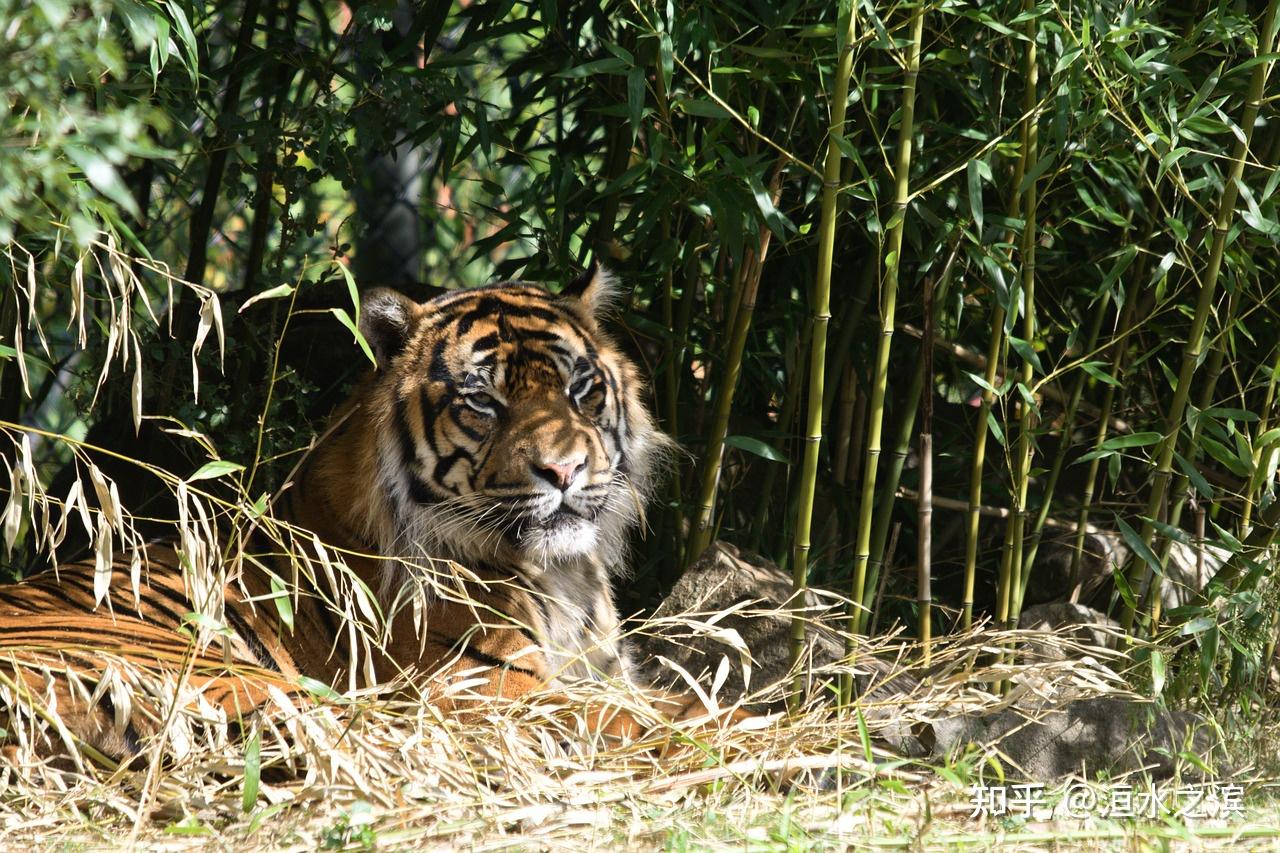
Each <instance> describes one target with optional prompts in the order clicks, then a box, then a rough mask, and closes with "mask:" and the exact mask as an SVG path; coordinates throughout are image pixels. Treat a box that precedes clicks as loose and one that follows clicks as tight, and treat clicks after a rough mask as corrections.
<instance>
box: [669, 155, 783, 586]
mask: <svg viewBox="0 0 1280 853" xmlns="http://www.w3.org/2000/svg"><path fill="white" fill-rule="evenodd" d="M784 166H785V161H779V163H778V167H777V168H775V169H774V172H773V178H772V179H771V180H770V190H769V191H770V194H771V195H772V196H773V199H774V203H775V204H776V203H777V201H778V197H779V194H780V193H781V189H782V173H783V168H784ZM772 233H773V232H771V231H770V230H769V229H768V228H767V227H764V226H761V229H760V241H759V245H758V247H757V249H756V251H755V252H754V253H751V252H748V253H747V256H746V257H744V258H743V259H742V262H741V263H740V264H739V265H738V275H737V276H735V278H736V279H737V282H736V283H737V287H736V288H735V290H737V291H738V295H737V296H736V297H735V301H736V302H737V303H738V305H737V309H736V310H735V311H733V312H732V316H733V326H732V329H731V330H730V334H729V344H728V349H727V350H726V352H725V361H724V375H723V376H722V378H721V382H720V388H719V389H718V392H717V394H716V407H715V411H714V412H713V413H712V417H711V429H710V432H709V434H708V438H707V451H706V460H705V462H704V464H703V468H702V482H701V487H700V489H699V491H698V514H697V516H696V517H695V519H694V523H693V525H692V526H691V527H690V530H689V545H688V547H687V548H686V549H685V555H684V560H685V565H686V566H689V565H692V564H693V562H694V561H695V560H697V559H698V557H700V556H702V552H703V551H705V550H706V549H707V546H708V545H710V544H711V537H712V533H713V531H714V529H715V528H714V525H713V523H712V522H713V520H714V516H715V503H716V490H717V486H718V485H719V482H720V468H721V463H722V462H723V459H724V440H725V437H726V436H727V435H728V432H729V416H730V414H731V413H732V412H733V395H734V392H735V391H736V390H737V386H738V374H739V372H740V371H741V369H742V353H743V351H744V350H745V349H746V344H747V332H748V331H749V330H750V328H751V315H752V314H753V313H754V312H755V307H756V293H757V291H758V290H759V287H760V275H761V273H762V272H763V269H764V262H765V258H766V257H767V256H768V254H769V241H770V237H771V236H772Z"/></svg>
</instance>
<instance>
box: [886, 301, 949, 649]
mask: <svg viewBox="0 0 1280 853" xmlns="http://www.w3.org/2000/svg"><path fill="white" fill-rule="evenodd" d="M939 302H941V300H939ZM924 318H925V320H924V322H925V326H924V341H923V345H922V349H923V350H924V355H923V358H921V359H920V363H921V371H922V372H923V374H924V377H925V382H923V383H921V389H920V405H921V408H922V409H923V410H924V411H923V412H922V413H921V417H920V497H919V499H918V500H917V502H916V518H917V527H918V532H917V537H916V543H917V544H916V602H917V605H918V607H919V609H920V646H921V649H922V650H923V658H924V665H925V666H928V665H929V663H930V658H931V653H932V649H933V642H932V639H933V323H934V318H933V282H932V281H931V280H930V279H925V284H924ZM889 505H890V506H892V505H893V502H892V501H889Z"/></svg>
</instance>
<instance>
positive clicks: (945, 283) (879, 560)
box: [862, 243, 960, 607]
mask: <svg viewBox="0 0 1280 853" xmlns="http://www.w3.org/2000/svg"><path fill="white" fill-rule="evenodd" d="M959 252H960V246H959V243H956V244H955V245H954V246H953V247H952V251H951V255H950V257H948V258H947V262H946V264H945V266H943V268H942V273H941V279H942V280H941V282H940V283H939V284H938V286H937V294H936V295H934V296H933V298H932V300H931V301H932V303H933V305H932V308H931V309H928V310H926V312H925V313H926V317H925V331H924V332H922V333H921V335H920V346H921V350H920V357H919V358H918V359H917V360H916V366H915V370H914V371H912V373H911V384H910V385H909V386H907V395H906V398H905V400H904V401H903V411H902V416H901V417H900V418H899V419H898V423H897V427H898V431H897V433H896V434H895V435H894V440H893V452H892V453H890V454H889V465H888V468H887V469H886V470H885V476H884V477H883V479H882V480H881V484H880V492H879V495H878V496H877V498H876V507H877V508H878V510H877V512H876V513H875V522H874V525H873V527H872V530H871V558H870V560H869V561H868V569H867V573H868V579H867V588H868V589H874V588H875V586H876V579H877V578H879V576H880V572H882V571H883V570H884V566H885V550H884V546H885V540H886V539H887V538H888V535H889V527H890V525H891V523H892V521H893V509H894V504H895V503H896V499H897V497H898V484H899V483H900V482H901V480H902V469H903V468H904V467H905V466H906V463H907V456H908V455H909V452H910V449H911V434H912V433H913V432H914V431H915V423H916V413H917V411H918V410H919V404H920V401H921V400H922V399H923V394H924V392H925V377H926V376H927V375H931V373H932V370H933V367H932V365H933V350H934V347H933V346H932V345H931V344H926V343H925V337H926V334H929V335H932V334H934V333H933V331H932V328H931V327H936V325H937V321H938V317H939V315H940V313H941V311H942V309H943V307H944V306H945V304H946V298H947V291H948V290H949V289H950V287H951V273H952V270H953V268H954V263H955V259H956V257H957V255H958V254H959ZM926 282H928V283H929V284H930V285H931V284H932V281H931V280H930V279H926ZM862 603H863V605H864V606H865V607H870V606H871V601H870V600H869V599H867V600H864V601H863V602H862Z"/></svg>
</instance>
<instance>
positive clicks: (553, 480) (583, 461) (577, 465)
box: [529, 456, 587, 492]
mask: <svg viewBox="0 0 1280 853" xmlns="http://www.w3.org/2000/svg"><path fill="white" fill-rule="evenodd" d="M529 464H530V465H531V466H532V467H533V473H534V474H536V475H537V476H538V477H540V478H542V479H543V480H546V481H547V482H548V483H550V484H551V485H553V486H555V487H556V488H557V489H559V490H560V491H562V492H563V491H566V490H568V488H569V487H570V486H572V485H573V481H574V480H576V479H577V478H578V475H579V474H581V473H582V472H583V471H584V470H586V467H587V457H586V456H579V457H577V458H576V459H567V460H564V461H562V462H546V461H538V462H531V463H529Z"/></svg>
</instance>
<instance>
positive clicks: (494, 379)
mask: <svg viewBox="0 0 1280 853" xmlns="http://www.w3.org/2000/svg"><path fill="white" fill-rule="evenodd" d="M611 287H612V279H611V277H610V276H609V275H608V274H607V273H606V272H604V271H601V270H593V271H590V272H588V274H587V275H585V276H583V277H582V278H580V279H579V280H578V281H576V282H574V284H572V285H570V286H569V287H568V288H566V289H565V291H564V292H562V293H561V294H559V295H556V294H552V293H550V292H548V291H546V290H543V289H542V288H540V287H536V286H532V285H526V284H520V283H503V284H496V285H490V286H487V287H481V288H477V289H473V290H464V291H455V292H451V293H448V294H445V295H443V296H440V297H437V298H435V299H432V300H430V301H427V302H425V303H421V304H419V303H416V302H414V301H412V300H410V299H409V298H407V297H405V296H403V295H401V294H399V293H396V292H395V291H391V290H384V289H379V290H375V291H372V292H370V293H369V294H368V295H367V296H366V297H365V298H364V299H363V301H362V305H361V318H360V328H361V331H362V333H363V334H364V336H365V338H366V339H367V340H368V341H369V343H370V344H371V345H372V347H373V350H374V354H375V357H376V360H377V363H378V369H377V371H376V374H375V376H374V378H373V380H372V382H373V384H372V386H371V387H369V388H368V389H367V392H366V393H365V394H363V395H362V399H363V405H364V406H366V407H368V412H369V413H370V414H371V415H372V420H373V423H374V430H375V433H376V435H375V443H374V445H373V447H374V448H375V449H374V450H373V452H374V453H375V454H376V460H375V461H373V465H374V466H376V484H377V491H378V492H379V497H380V499H381V504H382V506H381V507H379V508H375V507H374V506H370V507H369V512H370V513H371V515H370V517H368V518H366V520H365V522H366V523H365V527H366V528H367V529H368V530H369V532H370V533H373V534H374V535H375V536H376V537H377V538H378V539H379V540H380V546H381V548H382V550H383V553H386V554H388V555H389V556H391V555H415V556H417V555H420V556H430V557H446V558H450V559H454V560H457V561H459V562H462V563H464V564H465V563H468V562H476V561H479V562H496V563H500V564H504V565H505V564H511V563H513V562H514V563H517V564H522V565H526V566H531V567H537V568H541V569H546V568H550V567H553V566H554V565H556V564H557V563H560V562H562V561H565V560H574V559H580V558H584V557H590V558H593V559H598V560H600V561H601V562H602V563H603V564H604V565H606V566H609V567H617V566H619V565H620V564H621V563H622V556H623V551H624V550H625V540H626V534H627V532H628V531H629V529H630V528H632V527H633V526H635V525H636V524H638V523H639V522H640V521H641V519H642V516H643V506H644V499H645V496H646V493H647V492H648V491H649V489H650V488H651V485H652V481H653V474H654V470H655V468H656V467H657V462H658V459H659V457H660V455H661V452H662V450H663V449H664V448H665V447H666V446H667V444H668V443H669V442H668V440H667V439H666V437H665V436H664V435H663V434H662V433H661V432H659V431H658V430H657V429H656V428H655V426H654V423H653V420H652V418H651V417H650V415H649V413H648V411H647V409H646V407H645V405H644V403H643V400H642V391H643V383H642V382H641V380H640V377H639V375H638V372H637V370H636V367H635V366H634V365H633V364H632V363H631V362H630V361H629V360H628V359H627V358H626V357H624V356H623V355H622V354H621V353H620V352H619V351H618V349H617V348H616V346H615V345H614V344H613V343H612V342H611V341H610V340H609V339H608V338H607V337H606V336H605V335H604V334H602V332H601V330H600V328H599V325H598V322H597V318H598V316H599V315H600V313H601V312H602V311H603V310H605V308H606V307H607V305H608V300H609V297H610V295H611ZM375 514H376V515H378V516H379V517H378V518H376V519H375V518H374V517H373V515H375ZM388 521H389V523H388ZM388 540H390V541H388ZM414 552H418V554H414Z"/></svg>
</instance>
